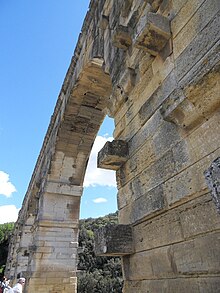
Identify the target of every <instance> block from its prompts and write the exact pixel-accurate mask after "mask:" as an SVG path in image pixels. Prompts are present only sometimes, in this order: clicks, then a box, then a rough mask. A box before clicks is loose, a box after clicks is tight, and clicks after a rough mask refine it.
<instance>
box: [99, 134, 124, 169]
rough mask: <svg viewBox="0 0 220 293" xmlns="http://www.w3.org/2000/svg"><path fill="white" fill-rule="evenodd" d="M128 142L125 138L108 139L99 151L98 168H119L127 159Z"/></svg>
mask: <svg viewBox="0 0 220 293" xmlns="http://www.w3.org/2000/svg"><path fill="white" fill-rule="evenodd" d="M127 156H128V144H127V142H125V141H123V140H113V141H111V142H110V141H107V142H106V144H105V145H104V147H103V148H102V149H101V151H100V152H99V153H98V163H97V165H98V168H102V169H110V170H118V169H119V168H120V167H121V165H122V164H124V162H126V161H127Z"/></svg>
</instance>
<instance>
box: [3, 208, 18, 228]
mask: <svg viewBox="0 0 220 293" xmlns="http://www.w3.org/2000/svg"><path fill="white" fill-rule="evenodd" d="M18 212H19V209H17V208H16V206H15V205H6V206H0V224H4V223H9V222H16V221H17V218H18Z"/></svg>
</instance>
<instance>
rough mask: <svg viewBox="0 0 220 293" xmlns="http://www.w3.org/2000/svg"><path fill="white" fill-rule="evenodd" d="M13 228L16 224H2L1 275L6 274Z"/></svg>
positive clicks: (0, 233) (0, 246) (0, 229)
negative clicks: (5, 268) (5, 269)
mask: <svg viewBox="0 0 220 293" xmlns="http://www.w3.org/2000/svg"><path fill="white" fill-rule="evenodd" d="M13 228H14V223H5V224H0V273H3V272H4V267H5V264H6V261H7V256H8V245H9V240H10V235H11V233H12V230H13Z"/></svg>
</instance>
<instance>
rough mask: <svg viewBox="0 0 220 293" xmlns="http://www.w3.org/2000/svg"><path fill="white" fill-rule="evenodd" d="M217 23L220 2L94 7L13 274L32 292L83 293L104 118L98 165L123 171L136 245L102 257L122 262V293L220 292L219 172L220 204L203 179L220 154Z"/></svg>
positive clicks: (121, 200) (47, 143)
mask: <svg viewBox="0 0 220 293" xmlns="http://www.w3.org/2000/svg"><path fill="white" fill-rule="evenodd" d="M219 14H220V2H219V0H188V1H187V0H164V1H162V0H148V1H146V0H133V1H132V0H126V1H124V0H99V1H98V0H97V1H96V0H93V1H91V3H90V10H89V12H88V14H87V16H86V19H85V21H84V25H83V28H82V33H81V35H80V36H79V40H78V44H77V47H76V49H75V52H74V56H73V58H72V62H71V64H70V67H69V69H68V72H67V75H66V78H65V80H64V83H63V86H62V89H61V92H60V95H59V97H58V101H57V105H56V107H55V110H54V114H53V116H52V118H51V123H50V125H49V128H48V132H47V135H46V137H45V140H44V143H43V147H42V150H41V152H40V155H39V158H38V161H37V164H36V167H35V170H34V173H33V175H32V179H31V182H30V185H29V187H28V191H27V194H26V196H25V199H24V203H23V207H22V210H21V212H20V215H19V219H18V222H17V225H16V230H15V237H14V239H13V240H12V243H11V250H10V254H9V260H8V265H7V272H8V275H11V276H13V277H14V278H15V277H16V275H17V274H19V273H20V274H23V275H25V276H27V278H28V282H27V286H26V292H36V293H37V292H44V293H47V292H48V293H49V292H50V293H52V292H53V293H55V292H57V291H56V290H59V292H66V293H67V292H68V293H70V292H76V271H77V260H76V259H77V246H78V244H77V240H78V218H79V208H80V196H81V194H82V191H83V188H82V186H83V179H84V174H85V170H86V165H87V161H88V157H89V154H90V151H91V147H92V144H93V142H94V139H95V137H96V134H97V132H98V129H99V127H100V125H101V123H102V121H103V119H104V117H105V115H106V114H108V115H109V116H111V117H113V118H114V121H115V131H114V139H115V141H114V142H113V143H112V145H107V146H106V147H104V149H103V150H102V151H101V152H100V158H99V165H100V167H103V168H108V169H113V170H116V177H117V185H118V209H119V222H120V224H123V226H120V227H122V228H123V227H126V226H127V228H126V229H124V228H123V229H122V230H120V229H121V228H120V227H117V229H118V230H117V231H127V232H126V233H129V234H126V237H127V238H125V239H130V241H131V243H130V245H125V247H124V250H125V251H122V250H123V247H122V246H123V245H122V243H123V242H122V241H120V249H117V247H116V246H117V243H115V251H114V249H113V248H112V247H113V246H112V244H111V243H109V245H110V246H111V252H109V251H110V250H109V251H108V247H106V249H105V250H102V251H104V253H102V254H108V253H109V254H114V255H116V254H118V255H122V262H123V273H124V279H125V282H124V289H123V290H124V292H126V293H130V292H131V293H133V292H138V293H146V292H151V293H154V292H155V293H156V292H175V293H176V292H178V293H179V292H193V293H197V292H198V293H200V292H210V293H211V292H218V290H219V286H220V261H219V260H220V249H219V247H220V246H219V228H220V216H219V213H218V210H217V207H218V201H219V184H220V183H219V182H220V179H219V177H220V172H219V171H218V168H217V167H216V168H215V173H214V175H213V173H212V170H213V167H211V169H209V170H211V171H210V172H211V173H209V175H208V176H209V177H208V178H207V180H209V179H210V180H211V181H212V182H214V183H213V184H212V183H211V184H209V187H211V189H215V190H214V193H215V201H213V200H212V196H211V192H212V194H213V190H209V189H208V185H207V181H206V180H205V175H204V172H205V171H206V170H207V169H208V168H209V167H210V165H211V164H212V162H213V161H214V160H215V159H216V158H218V157H219V156H220V149H219V141H220V125H219V124H220V112H219V109H220V97H219V93H220V84H219V83H220V71H219V68H220V67H219V64H220V63H219V62H220V53H219V52H220V50H219V49H220V17H219ZM125 150H126V151H125ZM207 174H208V173H206V177H207ZM210 174H211V175H210ZM213 176H214V177H213ZM213 178H214V179H213ZM216 203H217V204H216ZM124 225H126V226H124ZM128 227H129V228H128ZM128 231H129V232H128ZM111 233H112V234H111V235H115V234H114V232H112V231H111ZM130 233H131V234H132V235H131V234H130ZM103 235H104V236H102V237H105V235H106V233H103ZM121 236H122V237H123V233H122V235H121ZM112 239H117V237H115V236H112ZM103 241H105V240H103V239H102V240H101V241H100V243H101V244H103V243H104V242H103ZM116 242H117V241H116ZM121 245H122V246H121ZM126 247H129V251H126ZM131 247H132V249H131ZM100 251H101V250H100ZM58 276H59V277H58ZM57 285H58V286H57Z"/></svg>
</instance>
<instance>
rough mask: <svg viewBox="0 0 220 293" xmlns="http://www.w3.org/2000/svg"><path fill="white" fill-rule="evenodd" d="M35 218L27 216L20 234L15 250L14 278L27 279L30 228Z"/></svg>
mask: <svg viewBox="0 0 220 293" xmlns="http://www.w3.org/2000/svg"><path fill="white" fill-rule="evenodd" d="M34 220H35V217H34V216H33V215H29V216H28V218H27V220H26V223H25V225H24V226H23V228H22V231H21V232H20V243H19V248H18V249H17V276H15V277H18V276H19V277H25V278H27V277H28V272H27V267H28V260H29V254H30V250H29V249H30V245H31V244H32V231H31V230H32V226H33V223H34Z"/></svg>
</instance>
